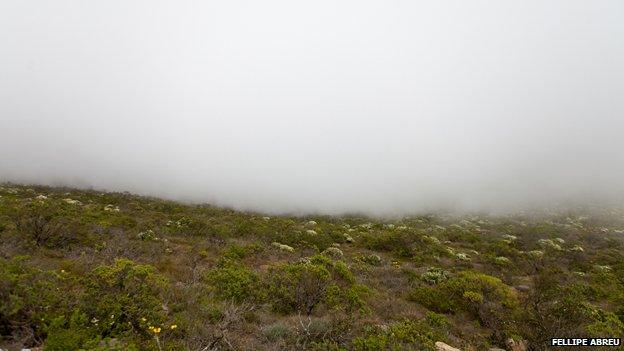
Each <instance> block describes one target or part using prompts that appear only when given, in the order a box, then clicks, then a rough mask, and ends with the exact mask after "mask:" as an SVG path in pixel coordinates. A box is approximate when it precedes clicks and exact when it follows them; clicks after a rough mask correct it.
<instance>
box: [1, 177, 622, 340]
mask: <svg viewBox="0 0 624 351" xmlns="http://www.w3.org/2000/svg"><path fill="white" fill-rule="evenodd" d="M0 240H1V241H0V347H1V348H6V349H19V348H22V347H40V348H42V349H43V350H197V351H200V350H202V351H206V350H301V349H306V350H434V349H435V346H434V345H435V342H436V341H443V342H446V343H448V344H451V345H453V346H455V347H458V348H461V349H462V350H484V349H485V350H487V349H488V348H491V347H501V348H505V347H506V342H507V341H508V340H509V339H513V340H516V341H520V340H525V341H526V345H528V348H529V349H530V350H546V349H549V346H548V341H549V340H550V338H551V337H582V336H587V337H594V336H597V337H621V336H622V335H624V211H622V210H621V209H613V208H600V207H593V208H577V209H566V210H544V211H541V212H539V213H535V214H526V213H525V214H523V213H520V214H514V215H507V216H489V215H448V214H428V215H421V216H414V217H405V218H401V219H393V220H389V219H373V218H368V217H365V216H344V217H326V216H308V217H298V216H276V217H268V216H266V215H264V214H259V213H248V212H240V211H235V210H232V209H227V208H218V207H214V206H209V205H191V204H182V203H177V202H172V201H166V200H161V199H156V198H149V197H141V196H135V195H132V194H128V193H102V192H97V191H91V190H76V189H68V188H51V187H43V186H23V185H15V184H4V185H2V186H1V187H0Z"/></svg>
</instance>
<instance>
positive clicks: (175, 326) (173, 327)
mask: <svg viewBox="0 0 624 351" xmlns="http://www.w3.org/2000/svg"><path fill="white" fill-rule="evenodd" d="M177 327H178V326H177V325H175V324H172V325H171V326H170V327H169V328H171V329H175V328H177Z"/></svg>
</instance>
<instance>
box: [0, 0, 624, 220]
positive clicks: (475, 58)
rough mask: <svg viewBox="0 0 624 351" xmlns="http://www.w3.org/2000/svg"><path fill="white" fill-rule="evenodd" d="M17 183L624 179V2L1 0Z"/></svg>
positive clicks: (397, 195) (366, 205)
mask: <svg viewBox="0 0 624 351" xmlns="http://www.w3.org/2000/svg"><path fill="white" fill-rule="evenodd" d="M0 33H2V35H0V181H13V182H20V183H40V184H52V185H59V184H61V185H69V186H78V187H83V188H84V187H94V188H97V189H106V190H119V191H131V192H135V193H140V194H147V195H154V196H160V197H166V198H171V199H176V200H185V201H193V202H211V203H216V204H220V205H227V206H233V207H236V208H242V209H252V210H259V211H262V212H268V213H276V212H290V213H306V212H320V213H327V214H337V213H345V212H364V213H367V214H381V215H388V214H395V215H396V214H404V213H415V212H420V211H428V210H435V209H439V208H443V209H455V210H469V211H479V210H483V211H497V212H505V211H515V210H517V209H520V208H527V207H535V206H545V205H553V204H561V203H564V204H565V203H584V202H611V203H616V204H622V200H621V199H622V198H623V195H624V137H623V136H624V98H623V97H624V2H622V1H619V0H597V1H578V0H553V1H537V0H529V1H512V0H502V1H495V2H492V1H476V0H475V1H463V0H462V1H433V2H432V1H427V2H425V1H402V0H399V1H372V0H365V1H351V0H347V1H340V2H335V1H325V0H321V1H315V2H310V3H301V2H292V1H285V0H268V1H243V0H235V1H228V2H217V1H212V2H199V1H147V0H134V1H119V0H114V1H88V2H86V1H78V0H58V1H53V2H51V1H43V0H26V1H3V2H1V3H0Z"/></svg>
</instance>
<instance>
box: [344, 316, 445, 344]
mask: <svg viewBox="0 0 624 351" xmlns="http://www.w3.org/2000/svg"><path fill="white" fill-rule="evenodd" d="M449 327H450V323H449V322H448V320H447V319H446V317H444V316H443V315H439V314H435V313H432V312H430V313H428V314H427V316H426V318H424V319H421V320H419V321H413V320H404V321H402V322H399V323H395V324H392V325H390V326H389V327H388V328H386V329H385V330H379V329H377V328H376V329H374V330H372V332H371V333H369V335H367V336H365V337H358V338H356V339H354V340H353V343H352V349H353V350H355V351H377V350H392V351H395V350H396V351H398V350H405V351H407V350H423V351H425V350H431V351H433V350H435V345H434V344H435V342H436V341H441V340H446V338H447V336H448V330H449Z"/></svg>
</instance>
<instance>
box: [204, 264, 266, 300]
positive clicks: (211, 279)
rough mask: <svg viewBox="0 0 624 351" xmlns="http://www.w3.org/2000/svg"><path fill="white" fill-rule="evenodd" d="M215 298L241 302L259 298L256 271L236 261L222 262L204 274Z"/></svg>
mask: <svg viewBox="0 0 624 351" xmlns="http://www.w3.org/2000/svg"><path fill="white" fill-rule="evenodd" d="M206 281H207V282H208V284H210V285H211V286H212V288H213V289H214V292H215V294H216V296H217V298H219V299H222V300H234V301H236V302H243V301H246V300H253V299H256V298H259V296H260V295H259V293H260V291H259V288H260V284H259V278H258V275H257V274H256V273H254V272H253V271H251V270H250V269H248V268H247V267H245V266H243V265H242V264H240V263H236V262H231V261H229V262H224V263H223V264H222V266H221V267H217V268H215V269H212V270H211V271H209V272H208V273H207V274H206Z"/></svg>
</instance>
